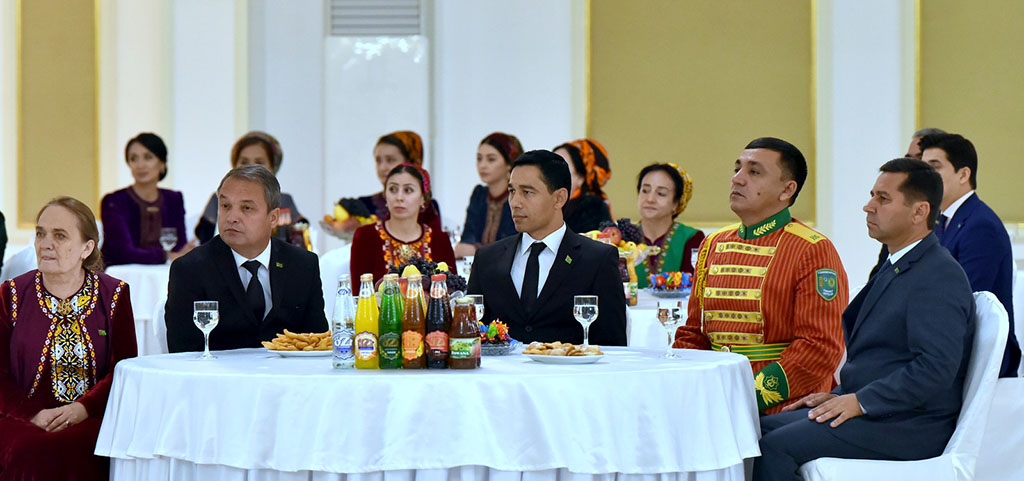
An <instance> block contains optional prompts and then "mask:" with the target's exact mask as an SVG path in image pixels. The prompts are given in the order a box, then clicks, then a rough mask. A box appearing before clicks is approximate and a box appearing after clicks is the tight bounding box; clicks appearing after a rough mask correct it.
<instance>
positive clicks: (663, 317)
mask: <svg viewBox="0 0 1024 481" xmlns="http://www.w3.org/2000/svg"><path fill="white" fill-rule="evenodd" d="M682 309H683V307H682V302H680V301H658V322H660V323H661V326H662V327H664V328H665V332H666V333H667V334H668V346H667V347H666V348H665V355H663V356H661V357H663V358H665V359H675V358H678V357H679V356H676V355H675V353H674V352H672V341H674V340H675V333H676V328H677V327H679V324H681V323H682V320H683V316H682V313H681V311H682Z"/></svg>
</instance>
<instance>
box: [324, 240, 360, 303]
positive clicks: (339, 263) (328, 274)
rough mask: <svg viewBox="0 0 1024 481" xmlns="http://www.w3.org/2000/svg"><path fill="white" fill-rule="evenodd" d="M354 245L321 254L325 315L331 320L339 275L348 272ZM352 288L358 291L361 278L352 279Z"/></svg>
mask: <svg viewBox="0 0 1024 481" xmlns="http://www.w3.org/2000/svg"><path fill="white" fill-rule="evenodd" d="M351 247H352V245H351V244H349V245H346V246H344V247H339V248H337V249H332V250H330V251H328V252H326V253H324V254H323V255H321V256H320V285H321V287H322V288H323V294H324V315H326V316H327V320H328V321H330V319H331V315H333V314H334V298H335V297H336V296H337V293H338V276H340V275H341V274H348V272H349V255H350V254H351V251H352V248H351ZM352 289H353V290H356V292H358V290H359V279H352Z"/></svg>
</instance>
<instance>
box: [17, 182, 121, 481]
mask: <svg viewBox="0 0 1024 481" xmlns="http://www.w3.org/2000/svg"><path fill="white" fill-rule="evenodd" d="M98 240H99V233H98V231H97V229H96V218H95V217H94V216H93V213H92V211H90V210H89V208H88V207H87V206H86V205H85V204H82V203H81V202H79V201H77V200H75V199H72V198H70V197H59V198H56V199H54V200H51V201H50V202H49V203H47V204H46V206H44V207H43V209H42V210H41V211H40V212H39V215H38V216H37V217H36V235H35V249H36V258H37V260H38V262H39V269H38V270H33V271H30V272H28V273H25V274H23V275H21V276H18V277H16V278H14V279H12V280H9V281H6V282H4V283H3V285H2V286H0V480H8V479H12V480H13V479H18V480H30V479H36V480H53V479H60V480H94V479H107V478H108V476H109V468H108V460H107V458H103V457H99V456H95V455H93V450H94V449H95V446H96V436H97V434H98V433H99V429H100V421H101V419H102V417H103V411H104V410H105V409H106V405H107V395H108V394H109V392H110V383H111V379H112V376H113V372H114V365H115V364H117V362H118V361H120V360H121V359H124V358H128V357H134V356H135V355H136V352H137V350H136V345H135V325H134V318H133V316H132V307H131V301H130V300H129V296H128V285H127V284H125V283H124V282H121V281H119V280H117V279H114V278H113V277H110V276H107V275H105V274H101V273H99V272H98V271H99V270H101V269H102V268H103V262H102V260H101V259H100V250H99V249H98V248H97V246H96V243H97V242H98Z"/></svg>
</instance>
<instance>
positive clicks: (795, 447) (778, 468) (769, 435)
mask: <svg viewBox="0 0 1024 481" xmlns="http://www.w3.org/2000/svg"><path fill="white" fill-rule="evenodd" d="M808 411H810V409H807V408H804V409H798V410H796V411H792V412H786V413H779V414H772V415H771V416H762V417H761V457H759V458H755V459H754V481H793V480H800V479H801V478H800V474H799V470H800V465H801V464H804V463H806V462H809V461H813V460H815V459H818V458H845V459H892V457H890V456H886V455H884V454H881V453H877V452H875V451H872V450H870V449H865V448H862V447H859V446H854V445H852V444H850V443H847V442H846V441H843V440H841V439H839V438H837V437H835V436H833V435H832V433H830V432H829V431H830V430H831V429H832V428H831V427H830V426H829V423H828V422H825V423H821V424H819V423H818V422H817V421H813V420H810V419H807V412H808ZM847 422H849V421H847Z"/></svg>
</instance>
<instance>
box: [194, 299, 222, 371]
mask: <svg viewBox="0 0 1024 481" xmlns="http://www.w3.org/2000/svg"><path fill="white" fill-rule="evenodd" d="M219 307H220V305H219V304H218V303H217V301H195V302H193V303H192V321H193V322H195V323H196V327H198V328H199V330H200V331H203V354H202V355H201V356H199V359H203V360H206V359H217V356H214V355H213V354H210V332H211V331H213V329H214V328H215V327H217V323H218V322H220V310H219Z"/></svg>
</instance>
